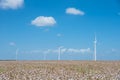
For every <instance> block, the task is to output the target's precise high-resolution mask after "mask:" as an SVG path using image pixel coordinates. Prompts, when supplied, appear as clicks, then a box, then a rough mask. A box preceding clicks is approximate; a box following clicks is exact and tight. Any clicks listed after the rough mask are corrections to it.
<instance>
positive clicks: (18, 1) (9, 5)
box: [0, 0, 24, 9]
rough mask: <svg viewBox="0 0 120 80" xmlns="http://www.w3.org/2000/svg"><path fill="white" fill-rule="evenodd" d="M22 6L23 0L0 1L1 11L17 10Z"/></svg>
mask: <svg viewBox="0 0 120 80" xmlns="http://www.w3.org/2000/svg"><path fill="white" fill-rule="evenodd" d="M23 4H24V0H0V8H2V9H17V8H20V7H22V6H23Z"/></svg>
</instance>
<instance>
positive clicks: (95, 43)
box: [94, 35, 97, 61]
mask: <svg viewBox="0 0 120 80" xmlns="http://www.w3.org/2000/svg"><path fill="white" fill-rule="evenodd" d="M96 45H97V39H96V35H95V40H94V60H95V61H96V60H97V57H96V52H97V50H96Z"/></svg>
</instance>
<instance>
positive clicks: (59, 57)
mask: <svg viewBox="0 0 120 80" xmlns="http://www.w3.org/2000/svg"><path fill="white" fill-rule="evenodd" d="M61 48H63V46H60V47H59V48H58V60H60V59H61Z"/></svg>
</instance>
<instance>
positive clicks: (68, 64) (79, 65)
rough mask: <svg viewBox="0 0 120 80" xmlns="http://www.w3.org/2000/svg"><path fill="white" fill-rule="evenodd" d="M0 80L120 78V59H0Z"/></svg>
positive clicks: (119, 79)
mask: <svg viewBox="0 0 120 80" xmlns="http://www.w3.org/2000/svg"><path fill="white" fill-rule="evenodd" d="M0 80H120V61H97V62H95V61H0Z"/></svg>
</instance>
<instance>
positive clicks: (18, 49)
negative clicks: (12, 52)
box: [16, 48, 19, 61]
mask: <svg viewBox="0 0 120 80" xmlns="http://www.w3.org/2000/svg"><path fill="white" fill-rule="evenodd" d="M18 51H19V49H18V48H17V49H16V61H17V60H18Z"/></svg>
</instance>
